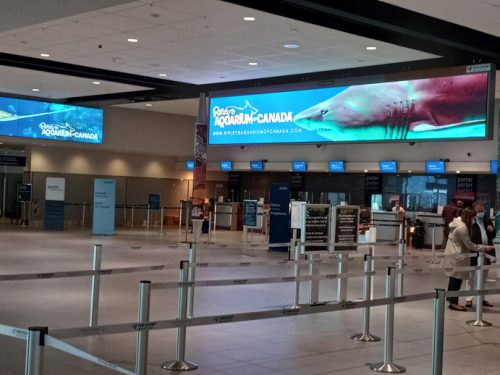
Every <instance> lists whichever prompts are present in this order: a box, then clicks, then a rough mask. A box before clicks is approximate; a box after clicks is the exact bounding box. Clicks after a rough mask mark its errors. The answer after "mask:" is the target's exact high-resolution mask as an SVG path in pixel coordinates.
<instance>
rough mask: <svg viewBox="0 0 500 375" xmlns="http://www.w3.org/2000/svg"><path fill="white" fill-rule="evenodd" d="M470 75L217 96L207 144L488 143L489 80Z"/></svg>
mask: <svg viewBox="0 0 500 375" xmlns="http://www.w3.org/2000/svg"><path fill="white" fill-rule="evenodd" d="M465 70H466V69H464V73H465ZM493 71H494V69H492V73H491V74H494V73H493ZM471 72H472V73H468V74H462V75H449V76H442V77H431V78H423V79H414V80H406V81H394V82H380V83H370V84H359V85H351V86H339V87H323V88H314V89H307V90H295V91H281V92H280V91H278V92H268V93H259V94H246V95H236V96H218V95H217V94H212V95H211V97H210V113H209V139H208V141H209V142H208V143H209V144H210V145H234V144H239V145H241V144H265V143H318V142H371V141H386V142H393V141H404V140H438V139H464V138H466V139H485V138H487V136H488V132H487V130H488V126H487V122H488V121H487V115H488V106H489V103H490V102H491V100H490V101H489V100H488V81H489V73H488V72H484V70H483V72H479V73H474V71H473V70H471ZM457 92H467V93H468V94H467V95H457ZM395 103H398V104H395ZM443 103H445V105H443Z"/></svg>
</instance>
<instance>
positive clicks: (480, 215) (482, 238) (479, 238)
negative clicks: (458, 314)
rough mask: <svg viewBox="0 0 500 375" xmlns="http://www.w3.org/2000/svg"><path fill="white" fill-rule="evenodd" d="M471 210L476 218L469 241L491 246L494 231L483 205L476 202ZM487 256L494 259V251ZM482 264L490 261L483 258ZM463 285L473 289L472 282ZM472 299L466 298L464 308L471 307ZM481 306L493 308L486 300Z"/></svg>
mask: <svg viewBox="0 0 500 375" xmlns="http://www.w3.org/2000/svg"><path fill="white" fill-rule="evenodd" d="M472 208H473V209H474V211H476V217H475V218H474V219H473V222H472V226H471V232H470V239H471V241H472V242H474V243H475V244H478V245H493V239H494V238H495V236H496V230H495V226H494V225H493V222H492V221H491V219H490V218H489V217H487V216H486V215H485V211H484V203H483V202H482V201H476V202H474V204H473V206H472ZM489 255H493V256H494V257H496V254H495V250H493V251H492V252H490V253H489ZM484 263H485V264H486V265H488V264H491V261H490V259H489V258H486V257H485V259H484ZM470 265H471V266H477V257H474V258H470ZM472 275H474V273H472ZM486 280H488V270H486V271H484V282H486ZM465 284H466V289H467V290H471V289H473V288H472V285H474V284H473V281H472V280H466V282H465ZM483 287H484V285H483ZM472 299H473V297H472V296H468V297H467V299H466V303H465V307H472ZM483 306H486V307H493V305H492V304H491V303H490V302H488V301H486V300H483Z"/></svg>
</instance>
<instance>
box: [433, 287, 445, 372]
mask: <svg viewBox="0 0 500 375" xmlns="http://www.w3.org/2000/svg"><path fill="white" fill-rule="evenodd" d="M435 290H436V297H435V298H434V321H433V323H432V375H442V373H443V342H444V307H445V294H446V291H445V290H444V289H435Z"/></svg>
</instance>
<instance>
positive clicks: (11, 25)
mask: <svg viewBox="0 0 500 375" xmlns="http://www.w3.org/2000/svg"><path fill="white" fill-rule="evenodd" d="M129 2H131V0H84V1H82V0H64V1H61V0H22V1H19V0H17V1H2V11H1V12H0V31H6V30H11V29H17V28H20V27H24V26H30V25H34V24H37V23H40V22H47V21H51V20H55V19H58V18H63V17H68V16H73V15H76V14H79V13H83V12H90V11H94V10H98V9H102V8H109V7H111V6H115V5H121V4H126V3H129Z"/></svg>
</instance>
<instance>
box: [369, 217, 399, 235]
mask: <svg viewBox="0 0 500 375" xmlns="http://www.w3.org/2000/svg"><path fill="white" fill-rule="evenodd" d="M397 216H398V214H397V213H396V212H390V211H372V214H371V221H372V226H373V227H375V228H376V229H377V241H396V240H397V239H398V236H399V225H398V223H396V220H397Z"/></svg>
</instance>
